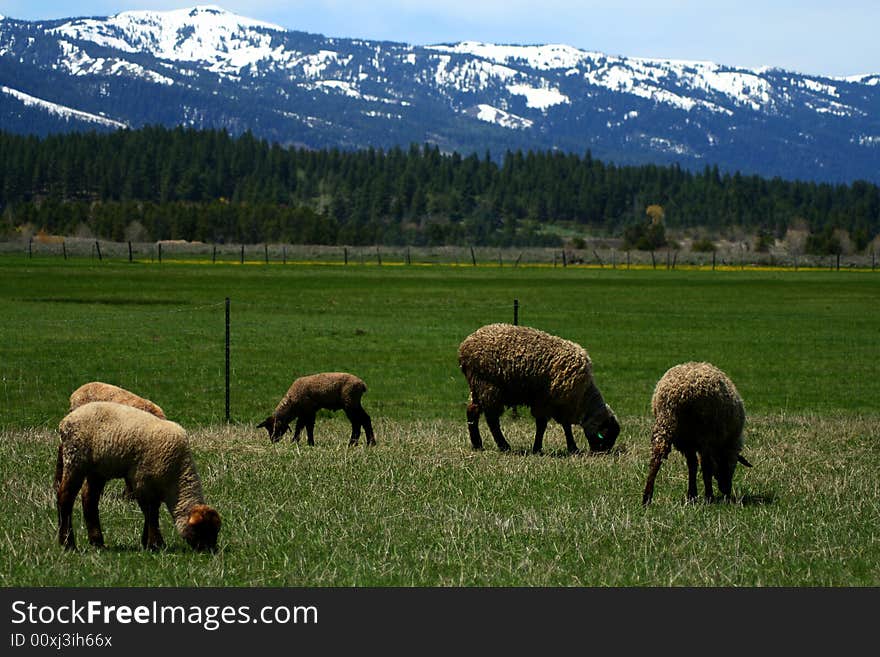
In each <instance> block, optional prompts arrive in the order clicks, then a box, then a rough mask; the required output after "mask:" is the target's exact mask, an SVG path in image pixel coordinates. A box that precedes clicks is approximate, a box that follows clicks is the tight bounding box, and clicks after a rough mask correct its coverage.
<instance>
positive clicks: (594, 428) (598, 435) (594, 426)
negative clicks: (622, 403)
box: [581, 404, 620, 452]
mask: <svg viewBox="0 0 880 657" xmlns="http://www.w3.org/2000/svg"><path fill="white" fill-rule="evenodd" d="M581 428H582V429H583V430H584V436H586V438H587V442H588V443H590V451H592V452H607V451H609V450H610V449H611V448H612V447H614V441H616V440H617V436H619V435H620V423H619V422H618V421H617V417H616V416H615V415H614V411H612V410H611V407H610V406H609V405H608V404H605V405H604V406H603V408H601V409H600V410H599V411H598V412H597V413H593V414H592V415H591V416H589V417H587V418H584V421H583V422H581Z"/></svg>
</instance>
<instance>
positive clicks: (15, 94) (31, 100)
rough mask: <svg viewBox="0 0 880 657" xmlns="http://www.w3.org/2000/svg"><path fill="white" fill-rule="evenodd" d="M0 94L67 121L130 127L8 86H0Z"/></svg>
mask: <svg viewBox="0 0 880 657" xmlns="http://www.w3.org/2000/svg"><path fill="white" fill-rule="evenodd" d="M0 93H3V94H6V95H7V96H11V97H12V98H15V99H16V100H18V101H20V102H21V103H22V104H23V105H25V106H27V107H38V108H39V109H42V110H43V111H45V112H48V113H49V114H54V115H55V116H60V117H62V118H65V119H78V120H80V121H87V122H89V123H95V124H98V125H103V126H107V127H109V128H127V127H128V125H127V124H125V123H121V122H119V121H114V120H113V119H108V118H107V117H105V116H100V115H98V114H91V113H89V112H83V111H81V110H77V109H73V108H71V107H65V106H64V105H58V104H57V103H52V102H49V101H48V100H43V99H42V98H37V97H36V96H31V95H30V94H26V93H24V92H22V91H18V90H17V89H11V88H9V87H6V86H0Z"/></svg>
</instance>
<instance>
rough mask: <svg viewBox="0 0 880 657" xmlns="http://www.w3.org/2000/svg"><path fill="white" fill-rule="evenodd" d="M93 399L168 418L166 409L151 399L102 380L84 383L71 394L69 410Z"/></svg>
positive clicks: (161, 418) (163, 418) (160, 417)
mask: <svg viewBox="0 0 880 657" xmlns="http://www.w3.org/2000/svg"><path fill="white" fill-rule="evenodd" d="M93 401H106V402H115V403H117V404H124V405H125V406H131V407H133V408H139V409H141V410H142V411H146V412H147V413H151V414H152V415H155V416H156V417H157V418H159V419H160V420H165V419H167V418H166V417H165V413H164V411H163V410H162V409H161V408H160V407H159V406H158V405H157V404H154V403H153V402H151V401H150V400H149V399H144V398H143V397H139V396H138V395H136V394H134V393H133V392H129V391H128V390H126V389H125V388H120V387H119V386H114V385H112V384H110V383H103V382H101V381H91V382H90V383H84V384H83V385H81V386H80V387H79V388H77V389H76V390H74V391H73V393H72V394H71V395H70V409H69V410H71V411H72V410H75V409H77V408H79V407H80V406H82V405H83V404H88V403H89V402H93Z"/></svg>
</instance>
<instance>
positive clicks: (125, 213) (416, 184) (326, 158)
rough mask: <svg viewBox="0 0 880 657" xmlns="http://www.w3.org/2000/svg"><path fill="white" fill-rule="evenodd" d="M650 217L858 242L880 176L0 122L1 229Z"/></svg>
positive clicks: (292, 235) (643, 226) (411, 236)
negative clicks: (841, 177)
mask: <svg viewBox="0 0 880 657" xmlns="http://www.w3.org/2000/svg"><path fill="white" fill-rule="evenodd" d="M658 225H662V226H663V227H664V228H666V227H668V228H670V229H676V230H679V231H690V232H691V233H692V234H693V235H694V236H697V235H702V236H707V235H708V236H710V237H711V236H718V237H723V236H725V235H728V234H733V232H735V231H747V232H748V233H750V234H758V235H765V236H776V237H782V236H784V235H785V233H786V231H787V230H789V229H790V228H795V227H796V228H798V229H801V230H805V231H807V232H808V233H809V234H810V236H811V239H810V240H808V245H809V247H810V248H811V249H812V250H813V251H815V252H822V251H825V252H833V250H834V248H835V242H834V240H835V238H834V236H835V235H837V234H839V232H840V231H846V233H847V234H848V238H849V240H850V241H851V243H852V245H853V246H854V248H855V249H856V250H858V251H861V250H864V249H865V248H867V246H868V244H869V243H870V242H871V240H873V239H874V238H875V237H876V236H877V235H878V233H880V188H878V186H877V185H874V184H871V183H868V182H855V183H852V184H849V185H845V184H830V183H818V182H800V181H786V180H782V179H780V178H774V179H765V178H761V177H758V176H745V175H741V174H739V173H734V174H728V173H724V174H722V173H721V172H720V171H719V169H718V167H716V166H706V167H705V168H704V169H702V170H700V171H691V170H687V169H683V168H681V167H679V166H676V165H672V166H657V165H641V166H615V165H613V164H609V163H606V162H602V161H599V160H597V159H595V158H593V157H592V156H591V155H590V153H589V152H586V153H584V154H572V153H564V152H560V151H541V152H533V151H528V152H522V151H507V152H504V153H490V152H485V153H473V154H460V153H444V152H441V150H440V149H439V148H438V147H437V146H435V145H430V144H424V145H418V144H413V145H412V146H410V147H409V148H408V149H407V148H392V149H388V150H383V149H374V148H370V149H365V150H358V151H345V150H340V149H336V148H330V149H324V150H307V149H303V148H293V147H290V148H286V147H283V146H281V145H279V144H277V143H269V142H267V141H265V140H260V139H257V138H255V137H254V136H253V135H252V134H250V133H245V134H243V135H241V136H237V137H233V136H230V135H229V134H227V133H226V132H224V131H219V130H193V129H186V128H174V129H170V128H164V127H146V128H142V129H138V130H123V131H119V132H115V133H97V132H93V133H68V134H56V135H49V136H45V137H36V136H24V135H17V134H11V133H6V132H2V131H0V239H12V238H14V237H15V236H16V235H17V234H20V233H21V232H22V231H23V230H25V229H29V230H33V231H44V232H45V233H47V234H51V235H81V236H93V237H97V238H101V239H107V240H114V241H125V240H133V241H152V240H165V239H177V240H190V241H203V242H213V243H243V244H256V243H264V242H271V243H277V242H286V243H299V244H351V245H367V244H387V245H443V244H455V245H472V246H556V245H560V244H562V243H563V241H564V239H566V238H567V237H568V238H570V237H571V236H572V235H593V236H605V237H623V238H624V239H625V240H626V241H629V243H630V244H631V245H632V246H634V247H635V248H641V247H640V246H639V241H640V240H642V243H643V244H644V239H645V236H646V235H650V234H651V232H652V231H651V227H652V226H653V227H655V228H656V227H657V226H658ZM654 232H656V231H654ZM657 239H660V240H662V239H663V236H662V234H661V235H659V236H657ZM647 246H652V244H648V245H647ZM645 248H647V247H645Z"/></svg>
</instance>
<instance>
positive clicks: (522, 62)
mask: <svg viewBox="0 0 880 657" xmlns="http://www.w3.org/2000/svg"><path fill="white" fill-rule="evenodd" d="M426 48H428V49H430V50H437V51H440V52H446V53H454V54H458V55H475V56H476V57H482V58H483V59H488V60H490V61H493V62H497V63H499V64H506V65H508V66H528V67H529V68H534V69H538V70H540V71H551V70H554V69H570V68H575V67H577V65H578V64H580V63H581V62H582V61H583V60H584V59H587V58H591V57H593V58H598V57H602V55H601V53H591V52H586V51H583V50H578V49H577V48H574V47H572V46H566V45H562V44H551V45H544V46H505V45H497V44H493V43H481V42H478V41H462V42H460V43H455V44H440V45H434V46H426Z"/></svg>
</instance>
